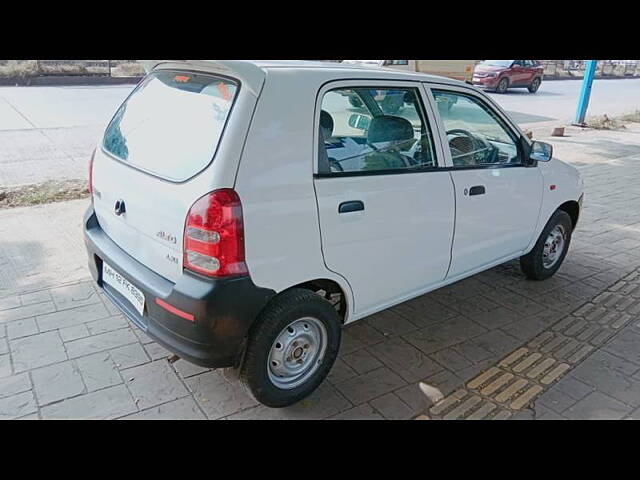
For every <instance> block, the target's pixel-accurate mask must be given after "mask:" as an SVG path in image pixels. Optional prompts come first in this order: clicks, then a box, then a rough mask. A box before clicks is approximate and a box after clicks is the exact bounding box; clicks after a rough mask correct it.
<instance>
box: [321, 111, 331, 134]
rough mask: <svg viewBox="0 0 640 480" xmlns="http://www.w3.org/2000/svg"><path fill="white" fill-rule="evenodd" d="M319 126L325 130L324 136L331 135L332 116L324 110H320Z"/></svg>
mask: <svg viewBox="0 0 640 480" xmlns="http://www.w3.org/2000/svg"><path fill="white" fill-rule="evenodd" d="M320 128H323V129H324V130H325V131H326V133H325V136H328V137H331V136H332V135H333V117H332V116H331V115H330V114H329V112H327V111H326V110H320ZM327 134H328V135H327Z"/></svg>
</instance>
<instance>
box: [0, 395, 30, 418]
mask: <svg viewBox="0 0 640 480" xmlns="http://www.w3.org/2000/svg"><path fill="white" fill-rule="evenodd" d="M35 411H37V407H36V401H35V399H34V398H33V393H32V392H30V391H29V392H23V393H19V394H17V395H12V396H10V397H5V398H0V420H11V419H14V418H18V417H23V416H25V415H28V414H30V413H33V412H35Z"/></svg>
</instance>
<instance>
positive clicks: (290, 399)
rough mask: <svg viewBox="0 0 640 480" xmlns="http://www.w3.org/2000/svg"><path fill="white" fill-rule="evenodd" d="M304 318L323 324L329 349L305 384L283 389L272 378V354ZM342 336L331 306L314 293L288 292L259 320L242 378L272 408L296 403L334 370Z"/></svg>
mask: <svg viewBox="0 0 640 480" xmlns="http://www.w3.org/2000/svg"><path fill="white" fill-rule="evenodd" d="M303 317H312V318H315V319H317V320H319V321H320V322H322V324H323V325H324V327H325V329H326V334H327V338H326V350H325V353H324V357H323V358H322V360H321V363H320V365H319V367H318V368H317V369H316V370H315V372H314V373H313V374H312V375H311V376H309V378H307V379H306V380H305V381H304V383H302V384H301V385H298V386H296V387H294V388H291V389H283V388H280V387H278V386H277V385H276V384H274V383H273V382H272V381H271V379H270V378H269V373H268V369H269V368H270V367H269V365H268V362H269V353H270V351H271V348H272V346H273V345H274V342H275V341H276V339H277V338H278V336H279V335H280V334H281V332H283V330H284V329H285V328H287V326H289V325H290V324H292V322H295V321H296V320H298V319H301V318H303ZM341 333H342V327H341V322H340V318H339V316H338V313H337V312H336V310H335V308H334V307H333V306H332V305H331V303H329V302H328V301H327V300H325V299H324V298H322V297H321V296H320V295H318V294H316V293H314V292H312V291H310V290H304V289H300V288H293V289H291V290H288V291H286V292H284V293H282V294H281V295H280V296H278V297H276V298H275V299H274V300H273V301H272V302H271V303H270V304H269V305H268V306H267V307H266V308H265V310H264V311H263V312H262V313H261V314H260V316H259V317H258V318H257V319H256V324H255V326H254V328H253V329H252V331H251V333H250V335H249V341H248V344H247V351H246V354H245V357H244V361H243V362H242V366H241V367H240V379H241V380H242V382H243V383H244V385H245V386H246V387H247V388H248V389H249V391H250V392H251V394H252V395H253V396H254V398H255V399H256V400H258V401H259V402H260V403H262V404H264V405H266V406H268V407H275V408H279V407H286V406H287V405H291V404H293V403H296V402H298V401H300V400H302V399H303V398H305V397H307V396H308V395H309V394H311V393H312V392H313V391H314V390H315V389H316V388H317V387H318V386H319V385H320V384H321V383H322V381H323V380H324V378H325V377H326V376H327V374H328V373H329V370H331V367H332V366H333V363H334V362H335V360H336V357H337V355H338V349H339V348H340V337H341Z"/></svg>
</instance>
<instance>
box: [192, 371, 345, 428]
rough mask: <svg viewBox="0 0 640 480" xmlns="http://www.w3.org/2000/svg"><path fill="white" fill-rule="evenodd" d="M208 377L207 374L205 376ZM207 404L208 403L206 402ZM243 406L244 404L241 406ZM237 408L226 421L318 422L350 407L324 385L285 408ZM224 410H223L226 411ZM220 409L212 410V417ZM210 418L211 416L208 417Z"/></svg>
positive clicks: (330, 387)
mask: <svg viewBox="0 0 640 480" xmlns="http://www.w3.org/2000/svg"><path fill="white" fill-rule="evenodd" d="M205 375H209V374H205ZM207 403H208V402H207ZM200 405H201V406H202V407H203V408H205V409H206V408H207V407H206V406H205V405H206V404H205V403H200ZM243 405H245V404H243ZM243 405H239V406H238V410H239V411H238V412H237V413H234V414H232V415H229V416H227V417H226V418H225V419H226V420H320V419H326V418H329V417H331V416H332V415H335V414H337V413H340V412H343V411H345V410H348V409H349V408H351V407H352V405H351V403H349V402H348V401H347V400H346V399H345V398H344V397H343V396H342V395H340V394H339V393H338V392H337V391H336V389H335V388H333V387H332V386H331V385H328V384H326V383H323V384H321V385H320V386H319V387H318V389H317V390H316V391H315V392H313V393H312V394H311V395H310V396H309V397H307V398H305V399H304V400H302V401H300V402H298V403H296V404H294V405H291V406H289V407H285V408H269V407H265V406H264V405H257V406H255V407H253V408H248V409H244V410H243V409H242V407H243ZM227 409H228V407H227V408H225V409H224V410H227ZM219 410H220V407H218V408H217V409H215V410H213V411H214V416H215V415H218V414H219V413H216V412H218V411H219ZM210 417H211V415H210Z"/></svg>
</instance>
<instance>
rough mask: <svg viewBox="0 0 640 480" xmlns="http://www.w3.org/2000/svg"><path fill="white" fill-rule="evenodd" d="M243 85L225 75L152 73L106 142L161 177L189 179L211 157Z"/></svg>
mask: <svg viewBox="0 0 640 480" xmlns="http://www.w3.org/2000/svg"><path fill="white" fill-rule="evenodd" d="M237 90H238V85H237V84H236V83H235V82H232V81H230V80H228V79H226V78H222V77H215V76H210V75H201V74H195V73H190V72H175V71H158V72H154V73H151V74H149V75H148V76H147V77H146V78H145V79H144V80H143V81H142V83H141V84H140V86H138V87H137V88H136V90H135V91H134V92H133V94H132V95H131V96H130V97H129V98H128V99H127V100H126V101H125V103H124V104H123V105H122V106H121V107H120V108H119V109H118V111H117V113H116V114H115V116H114V117H113V120H111V123H110V124H109V126H108V127H107V129H106V131H105V135H104V140H103V147H104V149H105V150H106V151H107V152H109V153H110V154H111V155H113V156H115V157H117V158H118V159H120V160H121V161H123V162H125V163H128V164H130V165H133V166H135V167H138V168H141V169H143V170H145V171H147V172H149V173H152V174H155V175H157V176H159V177H162V178H166V179H168V180H173V181H184V180H187V179H188V178H190V177H192V176H193V175H195V174H197V173H199V172H200V171H202V170H203V169H204V168H205V167H206V166H207V165H209V163H210V162H211V160H212V158H213V156H214V154H215V151H216V149H217V147H218V143H219V142H220V138H221V136H222V132H223V129H224V127H225V124H226V122H227V118H228V116H229V113H230V111H231V107H232V105H233V100H234V98H235V96H236V92H237Z"/></svg>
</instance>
